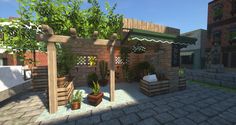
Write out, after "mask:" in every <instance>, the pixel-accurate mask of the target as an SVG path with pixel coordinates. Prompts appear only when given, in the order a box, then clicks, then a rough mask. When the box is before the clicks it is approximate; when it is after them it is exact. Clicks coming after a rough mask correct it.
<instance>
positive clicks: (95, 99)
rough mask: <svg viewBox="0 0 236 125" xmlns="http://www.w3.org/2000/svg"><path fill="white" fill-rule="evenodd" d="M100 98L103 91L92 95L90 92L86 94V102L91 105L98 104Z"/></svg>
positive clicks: (100, 100)
mask: <svg viewBox="0 0 236 125" xmlns="http://www.w3.org/2000/svg"><path fill="white" fill-rule="evenodd" d="M102 98H103V93H102V92H100V93H99V94H97V95H94V94H93V93H90V94H89V95H88V96H87V99H88V103H89V104H90V105H93V106H97V105H98V104H100V103H101V102H102Z"/></svg>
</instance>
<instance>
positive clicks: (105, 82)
mask: <svg viewBox="0 0 236 125" xmlns="http://www.w3.org/2000/svg"><path fill="white" fill-rule="evenodd" d="M98 82H99V84H100V86H106V85H107V84H108V80H107V79H101V80H99V81H98Z"/></svg>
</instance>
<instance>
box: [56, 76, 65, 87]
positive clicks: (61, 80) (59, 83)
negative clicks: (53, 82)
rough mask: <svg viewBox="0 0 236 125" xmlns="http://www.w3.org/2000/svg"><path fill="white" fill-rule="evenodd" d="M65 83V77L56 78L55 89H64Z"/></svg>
mask: <svg viewBox="0 0 236 125" xmlns="http://www.w3.org/2000/svg"><path fill="white" fill-rule="evenodd" d="M66 81H67V77H65V76H64V77H59V78H57V87H58V88H62V87H64V84H65V83H66Z"/></svg>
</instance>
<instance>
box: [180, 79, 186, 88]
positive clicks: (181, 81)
mask: <svg viewBox="0 0 236 125" xmlns="http://www.w3.org/2000/svg"><path fill="white" fill-rule="evenodd" d="M184 89H186V79H185V78H179V90H184Z"/></svg>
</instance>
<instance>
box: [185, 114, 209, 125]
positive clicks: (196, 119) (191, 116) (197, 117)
mask: <svg viewBox="0 0 236 125" xmlns="http://www.w3.org/2000/svg"><path fill="white" fill-rule="evenodd" d="M187 117H188V118H189V119H191V120H193V121H194V122H196V123H200V122H203V121H205V120H207V118H208V117H207V116H205V115H203V114H201V113H199V112H194V113H191V114H189V115H187Z"/></svg>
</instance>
